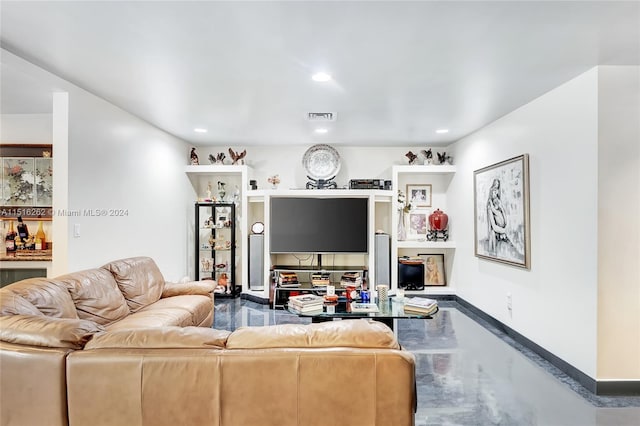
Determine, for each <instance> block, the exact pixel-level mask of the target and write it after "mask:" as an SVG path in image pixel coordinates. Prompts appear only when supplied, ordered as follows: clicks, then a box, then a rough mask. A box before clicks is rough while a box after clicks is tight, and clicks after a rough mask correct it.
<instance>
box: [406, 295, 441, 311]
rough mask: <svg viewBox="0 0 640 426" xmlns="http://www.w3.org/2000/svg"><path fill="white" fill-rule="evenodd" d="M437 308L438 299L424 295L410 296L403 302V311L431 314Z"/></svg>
mask: <svg viewBox="0 0 640 426" xmlns="http://www.w3.org/2000/svg"><path fill="white" fill-rule="evenodd" d="M437 310H438V301H437V300H433V299H427V298H426V297H410V298H408V299H406V300H405V302H404V311H405V312H407V313H416V314H424V315H431V314H433V313H435V312H436V311H437Z"/></svg>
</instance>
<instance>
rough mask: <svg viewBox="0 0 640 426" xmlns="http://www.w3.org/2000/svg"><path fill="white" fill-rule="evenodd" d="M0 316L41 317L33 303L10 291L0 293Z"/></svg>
mask: <svg viewBox="0 0 640 426" xmlns="http://www.w3.org/2000/svg"><path fill="white" fill-rule="evenodd" d="M0 315H43V313H42V312H40V311H39V310H38V308H36V307H35V306H33V303H31V302H29V301H28V300H27V299H25V298H24V297H22V296H20V295H19V294H16V293H14V292H13V291H11V290H5V291H0Z"/></svg>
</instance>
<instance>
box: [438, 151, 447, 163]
mask: <svg viewBox="0 0 640 426" xmlns="http://www.w3.org/2000/svg"><path fill="white" fill-rule="evenodd" d="M446 160H447V153H446V152H443V153H442V154H440V153H439V152H438V162H439V163H440V164H444V162H445V161H446Z"/></svg>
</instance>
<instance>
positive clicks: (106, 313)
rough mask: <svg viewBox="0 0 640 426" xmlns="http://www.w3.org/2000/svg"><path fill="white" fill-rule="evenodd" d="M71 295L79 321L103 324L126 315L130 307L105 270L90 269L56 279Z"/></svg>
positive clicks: (111, 276)
mask: <svg viewBox="0 0 640 426" xmlns="http://www.w3.org/2000/svg"><path fill="white" fill-rule="evenodd" d="M56 281H60V282H62V283H64V284H65V285H66V287H67V290H69V294H71V298H72V299H73V302H74V304H75V306H76V311H77V313H78V317H79V318H80V319H86V320H91V321H93V322H96V323H98V324H102V325H106V324H110V323H112V322H114V321H118V320H120V319H122V318H124V317H126V316H127V315H129V306H128V305H127V301H126V300H125V299H124V296H123V295H122V293H121V292H120V289H119V288H118V284H117V283H116V280H115V279H114V278H113V275H111V273H110V272H109V271H107V270H105V269H89V270H86V271H80V272H74V273H72V274H68V275H64V276H61V277H58V278H56Z"/></svg>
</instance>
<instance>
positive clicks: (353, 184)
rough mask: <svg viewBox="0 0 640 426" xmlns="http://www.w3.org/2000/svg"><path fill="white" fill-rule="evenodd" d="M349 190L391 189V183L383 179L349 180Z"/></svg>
mask: <svg viewBox="0 0 640 426" xmlns="http://www.w3.org/2000/svg"><path fill="white" fill-rule="evenodd" d="M387 186H388V188H387ZM349 189H391V181H385V180H383V179H351V180H350V181H349Z"/></svg>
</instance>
